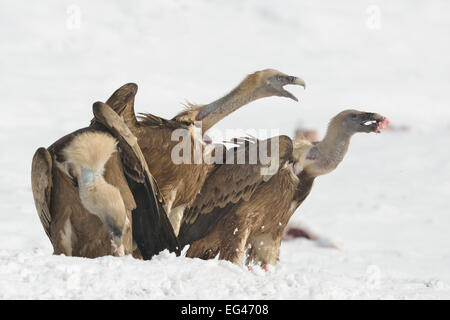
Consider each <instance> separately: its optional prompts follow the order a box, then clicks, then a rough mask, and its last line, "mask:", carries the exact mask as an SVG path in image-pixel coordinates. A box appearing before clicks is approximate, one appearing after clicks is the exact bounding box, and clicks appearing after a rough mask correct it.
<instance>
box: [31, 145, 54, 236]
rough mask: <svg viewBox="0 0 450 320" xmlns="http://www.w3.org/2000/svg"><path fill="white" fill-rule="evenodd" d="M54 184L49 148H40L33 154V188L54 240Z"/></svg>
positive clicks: (36, 202)
mask: <svg viewBox="0 0 450 320" xmlns="http://www.w3.org/2000/svg"><path fill="white" fill-rule="evenodd" d="M52 185H53V183H52V157H51V155H50V153H49V152H48V151H47V149H45V148H39V149H37V150H36V153H35V154H34V156H33V161H32V165H31V188H32V190H33V198H34V204H35V205H36V209H37V212H38V215H39V219H40V221H41V223H42V226H43V227H44V230H45V233H46V234H47V236H48V238H49V239H50V241H52V238H51V236H50V224H51V221H52V216H51V214H50V202H51V194H52Z"/></svg>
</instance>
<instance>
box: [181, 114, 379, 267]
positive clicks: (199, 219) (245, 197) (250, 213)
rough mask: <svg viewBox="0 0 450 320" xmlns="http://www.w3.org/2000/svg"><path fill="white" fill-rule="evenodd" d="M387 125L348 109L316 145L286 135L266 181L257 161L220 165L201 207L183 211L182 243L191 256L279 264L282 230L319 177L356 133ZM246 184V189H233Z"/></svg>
mask: <svg viewBox="0 0 450 320" xmlns="http://www.w3.org/2000/svg"><path fill="white" fill-rule="evenodd" d="M387 123H388V122H387V120H386V118H384V117H382V116H380V115H378V114H375V113H369V112H361V111H356V110H346V111H343V112H341V113H339V114H338V115H336V116H335V117H334V118H333V119H332V120H331V122H330V124H329V126H328V130H327V134H326V136H325V138H324V139H323V140H322V141H320V142H318V143H311V142H310V141H308V140H302V141H297V142H296V143H295V144H294V145H293V147H292V142H291V140H290V139H289V138H287V137H283V139H281V140H280V141H282V142H281V143H280V169H279V170H278V172H277V173H276V174H274V175H273V176H272V177H270V179H269V180H268V181H265V180H264V179H262V178H261V176H260V173H259V172H258V167H259V166H260V165H259V164H256V165H226V164H224V165H221V166H218V168H217V169H216V170H215V171H214V172H213V173H212V174H211V175H210V177H209V178H208V180H207V181H206V183H205V185H204V186H203V188H202V190H201V192H200V194H199V196H198V197H197V199H196V200H195V202H194V203H196V204H198V207H195V208H196V209H195V210H192V211H189V212H186V213H185V216H184V219H183V222H182V225H181V228H180V233H179V236H178V237H179V240H180V244H181V245H182V246H185V245H187V244H190V245H191V246H190V248H189V250H188V251H187V256H188V257H193V258H194V257H197V258H202V259H211V258H214V257H216V256H217V255H218V254H219V259H224V260H228V261H231V262H233V263H236V264H241V263H243V262H244V258H245V253H246V254H247V259H246V264H247V265H248V264H250V263H255V264H261V265H263V266H264V267H267V265H268V264H271V265H275V264H276V262H277V260H278V257H279V253H280V244H281V240H282V236H283V232H284V229H285V227H286V225H287V223H288V221H289V219H290V217H291V216H292V214H293V213H294V212H295V210H296V209H297V208H298V207H299V206H300V205H301V204H302V202H303V201H304V200H305V198H306V197H307V196H308V195H309V193H310V191H311V188H312V185H313V182H314V180H315V178H316V177H318V176H320V175H324V174H327V173H329V172H331V171H333V170H334V169H336V167H337V166H338V165H339V163H340V162H341V161H342V160H343V158H344V156H345V154H346V152H347V149H348V146H349V143H350V139H351V137H352V136H353V134H355V133H357V132H366V133H369V132H380V130H381V129H384V128H385V126H386V125H387ZM260 143H261V142H260V141H256V142H254V144H260ZM289 145H291V147H289ZM283 146H284V147H283ZM241 148H246V149H248V148H249V147H248V144H247V145H243V146H242V147H241ZM227 166H228V167H227ZM253 181H257V184H256V187H255V184H253V183H252V182H253ZM243 184H244V188H243V190H246V192H242V189H233V188H235V186H237V185H241V186H242V185H243ZM245 184H247V185H248V186H250V187H247V186H245ZM217 188H227V189H228V190H229V194H228V195H227V198H226V199H225V203H224V201H223V200H222V199H217V197H216V196H215V194H216V192H217ZM202 204H205V205H202Z"/></svg>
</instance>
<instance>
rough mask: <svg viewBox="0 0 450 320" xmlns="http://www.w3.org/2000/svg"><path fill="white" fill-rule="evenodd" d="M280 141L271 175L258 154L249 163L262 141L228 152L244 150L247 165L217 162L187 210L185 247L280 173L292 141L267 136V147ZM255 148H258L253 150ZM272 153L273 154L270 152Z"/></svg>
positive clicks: (182, 231) (183, 233) (183, 230)
mask: <svg viewBox="0 0 450 320" xmlns="http://www.w3.org/2000/svg"><path fill="white" fill-rule="evenodd" d="M277 139H278V141H279V149H278V151H279V157H278V158H277V160H278V163H277V164H276V166H275V168H274V169H275V170H273V171H272V172H271V174H268V173H267V172H264V170H267V169H268V167H269V166H270V164H264V162H263V161H262V159H261V158H260V157H259V156H258V157H257V159H256V163H255V164H249V162H248V160H249V154H252V153H251V151H252V150H258V152H257V155H259V150H260V149H261V148H262V146H264V144H262V142H263V141H258V140H256V141H254V142H252V141H246V142H245V143H241V146H240V147H238V148H233V149H231V150H229V151H228V152H227V158H230V157H232V156H233V157H234V158H235V159H238V157H239V156H238V155H239V153H240V152H242V153H241V154H244V153H245V159H246V160H245V163H244V164H226V163H225V164H222V165H218V166H217V167H216V169H215V170H214V171H212V172H211V173H210V175H209V176H208V178H207V179H206V181H205V183H204V185H203V187H202V189H201V191H200V193H199V195H198V196H197V198H196V199H195V201H194V203H193V204H192V206H191V207H189V208H188V209H186V210H185V212H184V216H183V221H182V225H181V228H180V232H179V235H178V238H179V241H180V243H181V245H182V246H184V245H186V244H189V243H192V242H193V241H195V240H197V239H200V238H202V237H203V236H205V235H206V234H208V233H209V231H210V230H212V228H213V227H214V226H215V224H216V223H217V221H218V220H219V219H220V218H221V217H222V216H223V215H225V214H226V213H227V212H228V211H229V210H230V209H231V208H232V207H233V206H234V205H236V204H237V203H239V202H241V201H248V200H249V199H250V197H251V196H252V194H253V192H254V191H255V189H256V188H257V187H258V186H259V185H260V184H261V183H264V182H265V181H267V180H268V179H270V177H271V176H273V174H275V173H276V172H278V170H279V168H281V167H282V166H283V165H284V164H285V163H286V161H288V160H289V159H290V158H291V156H292V140H291V139H290V138H289V137H287V136H279V137H274V138H271V139H267V140H266V142H267V144H266V145H267V148H268V150H271V144H272V143H275V141H276V140H277ZM253 148H256V149H253ZM269 155H270V153H269Z"/></svg>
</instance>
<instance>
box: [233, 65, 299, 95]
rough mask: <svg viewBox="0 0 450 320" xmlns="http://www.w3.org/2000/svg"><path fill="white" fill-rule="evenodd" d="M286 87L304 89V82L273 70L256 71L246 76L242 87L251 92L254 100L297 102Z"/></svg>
mask: <svg viewBox="0 0 450 320" xmlns="http://www.w3.org/2000/svg"><path fill="white" fill-rule="evenodd" d="M286 85H297V86H302V87H303V88H306V84H305V81H304V80H303V79H301V78H299V77H294V76H288V75H287V74H284V73H282V72H280V71H278V70H275V69H265V70H261V71H256V72H255V73H253V74H251V75H249V76H247V78H245V80H244V81H243V83H242V86H243V87H244V88H245V87H246V89H248V91H249V92H253V94H254V95H255V98H264V97H271V96H278V97H286V98H290V99H293V100H295V101H298V99H297V97H296V96H294V95H293V94H292V93H290V92H289V91H287V90H285V89H284V86H286Z"/></svg>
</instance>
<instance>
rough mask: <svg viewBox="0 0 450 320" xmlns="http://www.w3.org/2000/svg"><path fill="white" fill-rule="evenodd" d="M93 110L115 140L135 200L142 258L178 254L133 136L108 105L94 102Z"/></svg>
mask: <svg viewBox="0 0 450 320" xmlns="http://www.w3.org/2000/svg"><path fill="white" fill-rule="evenodd" d="M93 111H94V115H95V118H96V119H97V121H98V122H99V123H101V124H103V125H104V126H105V127H106V128H107V129H108V130H109V131H110V132H111V133H112V134H113V135H114V136H115V137H116V138H117V139H118V140H119V146H120V149H121V158H122V163H123V164H124V169H125V173H126V174H127V180H128V184H129V186H130V189H131V190H132V192H133V195H134V200H135V201H136V209H135V210H133V220H132V224H133V238H134V239H135V241H136V243H137V245H138V247H139V250H140V252H141V254H142V256H143V258H144V259H151V257H152V256H153V255H155V254H157V253H159V252H160V251H162V250H164V249H169V251H172V252H176V253H177V255H179V254H180V246H179V243H178V240H177V237H176V236H175V233H174V230H173V228H172V225H171V224H170V221H169V218H168V217H167V214H166V212H165V210H164V208H163V199H162V197H161V194H160V192H159V189H158V186H157V185H156V181H155V179H154V178H153V176H152V175H151V173H150V171H149V169H148V166H147V163H146V161H145V158H144V155H143V154H142V151H141V149H140V147H139V145H138V143H137V139H136V137H135V136H134V135H133V134H132V133H131V131H130V130H129V129H128V127H127V126H126V124H125V123H124V121H123V120H122V118H120V117H119V116H118V115H117V113H115V112H114V111H113V110H112V109H111V108H110V107H109V106H108V105H106V104H104V103H102V102H96V103H95V104H94V106H93Z"/></svg>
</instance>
